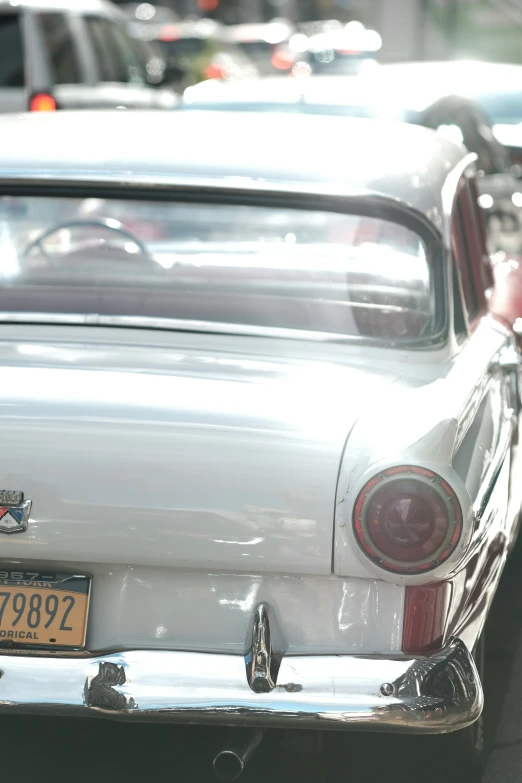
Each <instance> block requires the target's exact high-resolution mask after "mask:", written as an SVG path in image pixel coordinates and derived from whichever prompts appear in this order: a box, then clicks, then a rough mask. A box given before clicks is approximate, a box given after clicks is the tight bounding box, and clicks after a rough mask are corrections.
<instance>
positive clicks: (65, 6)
mask: <svg viewBox="0 0 522 783" xmlns="http://www.w3.org/2000/svg"><path fill="white" fill-rule="evenodd" d="M20 8H31V9H36V10H46V11H66V12H74V13H100V14H103V15H104V16H109V15H110V16H121V17H123V18H124V17H125V15H124V14H123V12H122V11H120V9H119V8H118V7H117V6H116V5H115V4H114V3H111V2H109V0H74V2H73V3H72V2H71V0H17V2H16V3H13V2H11V0H0V13H1V12H3V11H9V12H11V13H16V11H17V10H19V9H20Z"/></svg>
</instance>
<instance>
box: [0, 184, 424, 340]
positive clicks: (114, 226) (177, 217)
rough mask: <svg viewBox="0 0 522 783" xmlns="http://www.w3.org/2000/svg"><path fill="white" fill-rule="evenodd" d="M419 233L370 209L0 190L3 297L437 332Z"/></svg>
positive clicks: (169, 315)
mask: <svg viewBox="0 0 522 783" xmlns="http://www.w3.org/2000/svg"><path fill="white" fill-rule="evenodd" d="M428 255H429V254H428V252H427V248H426V246H425V244H424V242H423V241H422V239H421V238H420V236H419V235H418V234H417V233H415V232H414V231H411V230H410V229H408V228H406V227H405V226H403V225H401V224H398V223H394V222H390V221H387V220H383V219H381V218H376V217H366V216H360V215H346V214H338V213H332V212H326V211H319V210H317V211H315V210H314V211H309V210H302V209H295V208H282V207H278V208H276V207H257V206H241V205H227V204H223V203H220V204H212V203H208V204H205V203H198V204H194V203H165V202H138V201H127V200H102V199H92V198H89V199H70V198H38V197H26V196H24V197H11V198H7V197H4V198H2V199H0V258H1V263H0V297H1V298H0V304H1V306H2V307H3V309H4V310H8V311H24V312H33V313H68V314H90V315H92V314H93V313H95V314H96V313H97V314H99V315H104V316H129V317H139V318H156V319H157V318H165V319H176V320H177V319H182V320H187V321H197V322H205V321H206V322H212V323H216V322H217V323H224V324H241V325H246V326H249V325H251V326H256V327H258V326H263V327H280V328H290V329H298V330H303V329H304V330H312V331H323V332H329V333H336V334H343V335H352V336H354V337H357V336H362V337H370V338H377V339H381V340H386V341H389V340H403V339H409V340H411V339H414V340H418V339H420V338H425V337H429V336H431V335H432V334H433V333H434V330H435V320H436V308H435V294H434V288H435V286H434V274H433V272H432V268H431V263H430V261H429V257H428Z"/></svg>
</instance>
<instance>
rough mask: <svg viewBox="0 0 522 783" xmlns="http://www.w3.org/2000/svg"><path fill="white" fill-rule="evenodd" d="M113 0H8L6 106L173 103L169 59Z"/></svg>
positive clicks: (3, 35) (3, 63)
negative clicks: (160, 56) (138, 38)
mask: <svg viewBox="0 0 522 783" xmlns="http://www.w3.org/2000/svg"><path fill="white" fill-rule="evenodd" d="M127 27H128V22H127V19H126V17H125V15H124V14H123V13H122V12H121V11H120V10H119V9H118V7H117V6H116V5H114V3H110V2H106V0H74V3H71V2H67V0H48V1H47V0H21V2H16V3H13V2H8V0H0V112H17V111H26V110H31V111H55V110H56V109H58V110H61V109H108V108H126V109H172V108H173V107H174V106H175V105H176V103H177V98H176V96H175V94H174V93H173V92H172V91H171V90H170V89H166V88H165V87H164V86H163V84H162V82H163V81H164V72H165V66H163V70H161V64H160V63H158V62H156V63H155V62H154V55H153V54H150V53H148V52H147V51H146V50H145V49H144V48H143V47H141V48H140V47H138V46H137V45H136V42H135V41H134V39H133V38H132V37H131V36H130V35H129V32H128V29H127Z"/></svg>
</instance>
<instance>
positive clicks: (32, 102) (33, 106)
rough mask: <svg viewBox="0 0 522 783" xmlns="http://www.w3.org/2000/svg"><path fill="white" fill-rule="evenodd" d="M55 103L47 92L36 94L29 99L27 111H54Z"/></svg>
mask: <svg viewBox="0 0 522 783" xmlns="http://www.w3.org/2000/svg"><path fill="white" fill-rule="evenodd" d="M57 108H58V107H57V105H56V101H55V99H54V98H53V96H52V95H49V93H48V92H38V93H35V95H32V96H31V98H30V99H29V111H56V109H57Z"/></svg>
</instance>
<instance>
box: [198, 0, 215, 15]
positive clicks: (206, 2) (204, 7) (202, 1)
mask: <svg viewBox="0 0 522 783" xmlns="http://www.w3.org/2000/svg"><path fill="white" fill-rule="evenodd" d="M218 5H219V0H198V8H199V9H200V10H201V11H205V12H206V13H208V12H209V11H215V10H216V8H217V7H218Z"/></svg>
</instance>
